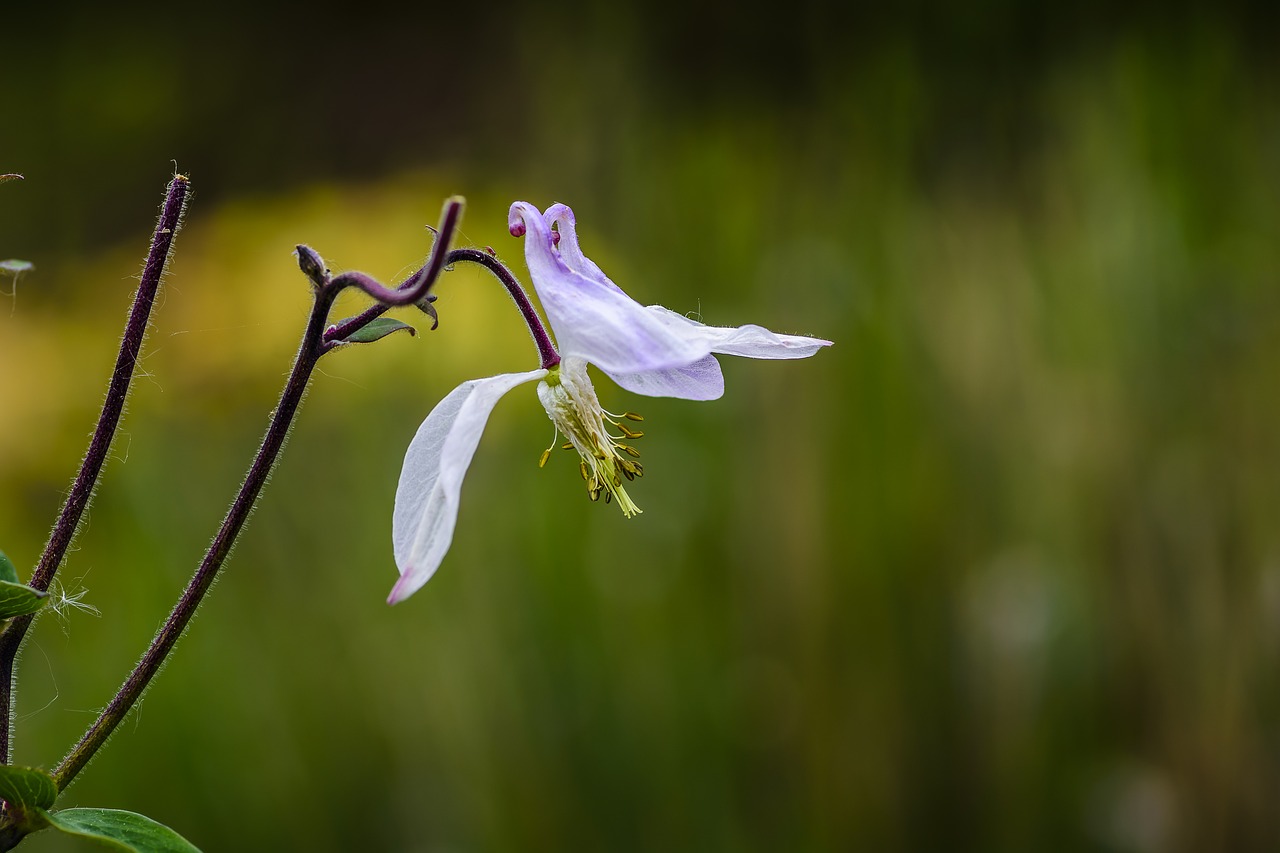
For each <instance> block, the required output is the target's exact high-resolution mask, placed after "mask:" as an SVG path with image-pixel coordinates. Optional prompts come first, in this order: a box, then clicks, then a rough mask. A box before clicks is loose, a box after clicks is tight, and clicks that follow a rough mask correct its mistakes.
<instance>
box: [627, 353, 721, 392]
mask: <svg viewBox="0 0 1280 853" xmlns="http://www.w3.org/2000/svg"><path fill="white" fill-rule="evenodd" d="M605 372H606V373H608V371H605ZM609 378H610V379H612V380H613V381H614V382H616V383H617V384H618V386H619V387H622V388H625V389H626V390H628V391H630V392H632V393H633V394H644V395H645V396H646V397H678V398H680V399H681V400H718V399H720V397H721V396H722V395H723V394H724V374H723V373H721V372H720V362H718V361H716V357H715V356H714V355H708V356H706V357H705V358H701V359H698V360H697V361H695V362H694V363H693V364H689V365H685V366H684V367H669V368H666V369H665V370H645V371H641V372H638V373H609Z"/></svg>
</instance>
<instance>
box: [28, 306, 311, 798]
mask: <svg viewBox="0 0 1280 853" xmlns="http://www.w3.org/2000/svg"><path fill="white" fill-rule="evenodd" d="M332 304H333V291H328V290H319V291H317V293H316V297H315V303H314V304H313V305H312V308H311V317H310V319H309V320H308V321H307V328H306V332H305V333H304V334H303V336H302V344H301V345H300V346H299V348H298V354H297V356H296V357H295V358H294V362H293V370H292V372H290V374H289V380H288V381H287V382H286V383H285V386H284V390H283V391H282V392H281V394H280V404H279V405H278V406H276V410H275V412H274V413H273V414H272V416H271V425H270V426H269V427H267V433H266V436H264V437H263V440H262V445H261V447H259V448H258V453H257V455H256V456H255V457H254V459H253V464H252V465H250V467H249V473H248V474H247V475H246V476H245V479H244V483H243V484H242V485H241V486H240V491H239V493H237V494H236V497H235V500H234V501H232V503H231V508H230V509H229V510H228V511H227V515H226V518H224V519H223V521H222V526H221V527H219V528H218V533H217V535H216V536H215V537H214V539H213V544H212V545H210V546H209V550H208V551H207V552H206V553H205V555H204V559H203V560H202V561H201V563H200V567H199V568H198V569H197V570H196V573H195V574H194V575H193V576H192V578H191V581H190V582H189V583H188V584H187V588H186V589H185V590H184V591H183V593H182V597H181V598H179V599H178V603H177V604H175V605H174V607H173V610H172V612H170V614H169V618H168V619H166V620H165V623H164V625H163V626H162V627H161V628H160V632H159V633H158V634H156V636H155V639H153V640H152V641H151V645H150V646H149V647H148V648H147V651H146V652H145V653H144V654H143V656H142V659H141V660H140V661H138V664H137V666H135V667H134V670H133V672H131V673H130V674H129V677H128V678H127V679H126V680H125V682H124V684H123V685H122V686H121V688H120V691H119V692H118V693H117V694H116V695H115V696H114V697H112V699H111V701H110V702H109V703H108V704H107V707H106V708H105V709H104V710H103V711H102V713H101V715H100V716H99V717H98V719H97V720H96V721H95V722H94V723H93V725H92V726H90V727H89V729H88V730H87V731H86V732H85V733H84V736H83V737H81V738H80V742H79V743H77V744H76V745H75V747H74V748H73V749H72V750H71V752H70V753H68V754H67V757H66V758H64V759H63V760H62V763H61V764H59V765H58V768H57V769H56V770H55V771H54V772H53V778H54V781H55V782H57V784H58V790H62V789H64V788H66V786H67V785H68V784H70V782H71V780H72V779H74V778H75V776H76V774H77V773H79V772H80V771H81V770H82V769H83V768H84V766H85V764H87V763H88V761H89V759H90V758H92V757H93V754H94V753H95V752H97V751H98V749H99V748H100V747H101V746H102V744H103V743H105V742H106V740H107V738H108V737H110V736H111V733H112V732H113V731H114V730H115V728H116V726H118V725H119V724H120V722H121V721H122V720H123V719H124V717H125V715H126V714H128V713H129V709H130V708H132V707H133V705H134V703H135V702H137V701H138V699H139V697H141V696H142V693H143V691H144V690H146V688H147V685H148V684H149V683H150V681H151V679H152V678H153V677H154V676H155V674H156V673H157V672H158V671H159V670H160V667H161V665H162V664H163V663H164V659H165V658H166V657H167V656H168V654H169V652H170V651H171V650H172V649H173V647H174V644H176V643H177V642H178V639H179V638H180V637H181V636H182V632H183V631H184V630H185V629H186V627H187V624H188V623H189V622H190V621H191V617H192V616H194V615H195V612H196V608H198V607H199V606H200V602H201V600H202V599H203V598H204V595H205V593H206V592H208V591H209V587H210V585H211V584H212V583H213V580H214V578H215V577H216V576H217V574H218V570H219V569H220V568H221V567H222V564H223V562H224V561H225V560H226V559H227V555H228V554H230V553H231V546H232V545H233V544H234V543H235V540H236V537H237V536H238V535H239V534H240V530H241V528H243V527H244V523H245V521H246V520H247V519H248V518H249V513H250V512H251V511H252V509H253V504H254V502H255V501H256V500H257V498H258V494H259V493H260V492H261V491H262V487H263V485H264V484H265V483H266V482H267V477H268V476H269V475H270V473H271V469H272V467H273V466H274V465H275V462H276V458H277V457H278V456H279V454H280V450H281V449H282V448H283V447H284V443H285V439H286V438H287V437H288V434H289V426H290V424H291V423H292V422H293V417H294V415H295V414H296V413H297V411H298V406H299V405H300V404H301V403H302V398H303V396H304V394H305V393H306V389H307V383H308V382H309V381H310V379H311V373H312V371H313V370H314V368H315V366H316V362H317V361H318V360H319V358H320V356H321V355H322V354H323V352H324V346H323V336H324V330H325V325H326V323H327V322H328V318H329V308H330V307H331V306H332Z"/></svg>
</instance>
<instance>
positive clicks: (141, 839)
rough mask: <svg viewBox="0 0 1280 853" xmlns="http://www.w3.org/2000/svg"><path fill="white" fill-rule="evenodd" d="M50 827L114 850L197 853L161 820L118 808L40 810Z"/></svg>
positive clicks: (194, 847) (194, 848)
mask: <svg viewBox="0 0 1280 853" xmlns="http://www.w3.org/2000/svg"><path fill="white" fill-rule="evenodd" d="M42 815H43V817H44V818H45V819H46V820H48V821H49V824H50V826H52V827H53V828H55V829H60V830H62V831H63V832H65V833H67V834H69V835H79V836H81V837H83V838H92V839H93V840H94V841H99V842H101V843H102V844H104V845H106V846H107V847H110V848H112V849H114V850H126V851H132V853H200V848H198V847H196V846H195V845H194V844H192V843H191V842H190V841H188V840H187V839H185V838H183V837H182V836H181V835H179V834H178V833H176V832H174V831H173V830H172V829H170V828H169V827H167V826H165V825H164V824H162V823H157V822H156V821H154V820H152V819H151V818H149V817H144V816H143V815H140V814H136V813H135V812H126V811H120V810H119V809H62V810H61V811H56V812H43V813H42Z"/></svg>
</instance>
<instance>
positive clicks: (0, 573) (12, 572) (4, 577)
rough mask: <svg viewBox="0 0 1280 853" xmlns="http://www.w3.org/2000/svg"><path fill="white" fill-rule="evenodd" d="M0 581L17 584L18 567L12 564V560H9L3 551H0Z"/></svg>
mask: <svg viewBox="0 0 1280 853" xmlns="http://www.w3.org/2000/svg"><path fill="white" fill-rule="evenodd" d="M0 581H6V582H8V583H19V581H18V567H17V566H15V565H14V564H13V560H11V559H9V555H8V554H6V553H5V552H4V551H0Z"/></svg>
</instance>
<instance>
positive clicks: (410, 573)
mask: <svg viewBox="0 0 1280 853" xmlns="http://www.w3.org/2000/svg"><path fill="white" fill-rule="evenodd" d="M546 375H547V371H546V370H531V371H529V372H528V373H504V374H502V375H500V376H490V377H489V378H488V379H472V380H470V381H468V382H464V383H462V384H461V385H459V386H458V387H457V388H455V389H453V391H451V392H450V393H449V395H448V396H447V397H445V398H444V399H443V400H441V401H440V402H439V403H438V404H437V405H436V407H435V408H434V409H432V410H431V414H429V415H427V419H426V420H425V421H423V422H422V426H420V427H418V432H417V434H416V435H415V436H414V437H413V441H411V442H410V443H409V449H408V450H407V451H406V452H405V455H404V467H403V468H402V469H401V471H400V484H399V486H397V487H396V506H395V512H394V514H393V516H392V524H391V540H392V544H393V546H394V549H395V558H396V566H397V567H398V568H399V569H400V580H399V581H398V582H397V583H396V585H395V587H394V588H393V589H392V590H391V595H390V596H389V597H388V598H387V603H388V604H395V603H397V602H400V601H403V600H404V599H406V598H408V597H409V596H410V595H412V594H413V593H415V592H417V591H418V589H420V588H421V587H422V585H423V584H425V583H426V582H427V581H428V580H430V578H431V576H432V575H433V574H435V571H436V569H437V568H439V567H440V562H441V561H442V560H443V559H444V555H445V553H446V552H447V551H448V550H449V545H450V543H452V542H453V528H454V524H455V522H456V521H457V519H458V499H459V496H460V495H461V493H462V478H463V476H464V475H465V474H466V473H467V466H469V465H470V464H471V457H472V456H474V455H475V452H476V446H477V445H478V444H479V443H480V435H481V433H483V432H484V425H485V423H486V422H487V421H488V420H489V413H490V412H492V411H493V407H494V405H495V404H496V403H497V402H498V400H499V398H501V397H502V395H503V394H506V393H507V392H508V391H510V390H511V389H512V388H514V387H516V386H517V385H521V384H523V383H525V382H532V381H534V380H535V379H541V378H542V377H543V376H546Z"/></svg>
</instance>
